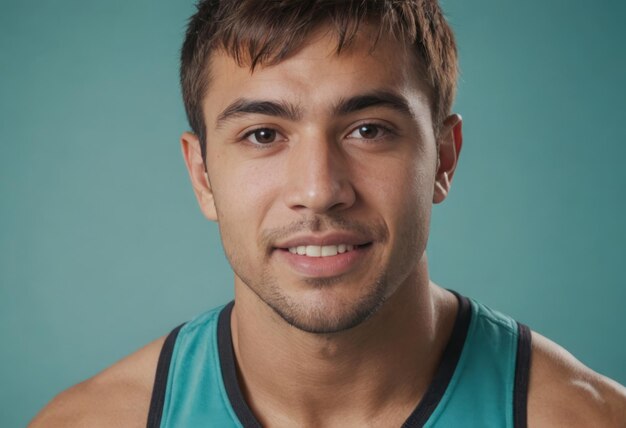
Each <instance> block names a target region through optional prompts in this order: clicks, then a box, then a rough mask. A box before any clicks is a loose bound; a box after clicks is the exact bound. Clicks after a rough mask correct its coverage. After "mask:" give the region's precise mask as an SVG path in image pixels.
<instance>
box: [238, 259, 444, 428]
mask: <svg viewBox="0 0 626 428" xmlns="http://www.w3.org/2000/svg"><path fill="white" fill-rule="evenodd" d="M237 282H238V284H237V285H236V298H235V302H236V304H235V307H234V309H233V315H232V319H231V329H232V336H233V347H234V351H235V356H236V359H237V363H238V367H239V375H240V385H241V387H242V390H243V392H244V395H245V396H246V399H247V401H248V404H249V405H250V407H251V409H252V411H253V412H254V413H255V414H256V415H257V418H258V419H259V420H260V422H261V423H262V424H263V426H269V425H285V426H293V425H298V426H332V425H333V423H332V421H341V424H343V426H345V425H346V424H348V425H351V424H356V423H359V424H362V423H363V422H364V421H367V424H375V425H379V426H380V425H381V424H380V423H379V424H376V423H375V422H376V421H377V420H378V421H382V422H383V423H382V425H385V426H387V425H389V424H390V422H394V424H396V425H401V424H402V422H403V421H404V420H405V419H406V418H407V417H408V415H409V414H410V413H411V412H412V410H413V409H414V408H415V406H416V405H417V403H418V402H419V400H420V399H421V397H422V396H423V394H424V392H425V391H426V389H427V388H428V385H429V383H430V381H431V379H432V377H433V375H434V372H435V370H436V368H437V365H438V362H439V360H440V356H441V353H442V352H443V348H444V347H445V345H446V343H447V340H448V337H449V335H450V332H451V329H452V325H453V323H454V315H455V314H456V310H455V306H456V301H455V298H454V297H453V296H450V295H449V293H447V292H445V291H443V290H441V289H440V288H438V287H436V286H435V285H434V284H431V283H430V282H429V279H428V272H427V267H426V261H425V257H424V260H423V261H422V262H420V266H419V268H418V269H417V270H416V272H414V274H412V275H410V276H409V278H408V279H407V280H406V281H405V282H404V283H402V284H401V285H400V286H399V288H398V289H397V290H396V292H395V293H394V294H393V295H392V296H391V297H390V298H389V299H388V300H387V301H386V302H385V304H383V305H382V306H381V308H380V309H379V310H378V311H377V312H376V313H375V314H374V315H372V317H370V318H369V319H368V320H366V321H365V322H363V323H361V324H360V325H358V326H357V327H354V328H352V329H349V330H346V331H343V332H340V333H334V334H326V335H319V334H312V333H307V332H303V331H301V330H298V329H296V328H294V327H292V326H290V325H288V324H287V323H286V322H285V321H284V320H282V318H280V317H279V316H278V315H276V314H275V313H274V311H273V310H272V309H271V308H269V307H268V306H267V305H266V304H265V303H263V302H262V301H261V300H260V299H259V298H258V297H257V296H256V294H254V293H253V292H252V291H250V289H249V288H248V287H247V286H246V285H245V284H243V283H241V282H240V281H237ZM390 418H392V419H391V420H390ZM395 418H397V419H399V420H398V421H397V422H396V421H395ZM347 421H352V422H353V423H348V422H347ZM270 422H271V423H270ZM276 422H277V423H276Z"/></svg>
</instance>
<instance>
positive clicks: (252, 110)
mask: <svg viewBox="0 0 626 428" xmlns="http://www.w3.org/2000/svg"><path fill="white" fill-rule="evenodd" d="M246 114H263V115H266V116H277V117H282V118H285V119H288V120H291V121H295V120H298V119H300V118H301V117H302V111H301V109H300V108H299V107H298V106H296V105H293V104H288V103H285V102H280V101H259V100H250V99H247V98H239V99H237V100H235V101H234V102H233V103H232V104H230V105H229V106H228V107H226V108H225V109H224V111H222V113H220V115H219V116H218V117H217V120H216V122H215V127H216V128H220V127H221V126H222V125H223V124H224V122H226V121H228V120H229V119H233V118H236V117H238V116H243V115H246Z"/></svg>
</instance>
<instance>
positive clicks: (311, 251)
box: [306, 245, 322, 257]
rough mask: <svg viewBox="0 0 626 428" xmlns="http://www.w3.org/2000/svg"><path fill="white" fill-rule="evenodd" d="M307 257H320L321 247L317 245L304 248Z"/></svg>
mask: <svg viewBox="0 0 626 428" xmlns="http://www.w3.org/2000/svg"><path fill="white" fill-rule="evenodd" d="M306 256H307V257H322V247H320V246H319V245H307V246H306Z"/></svg>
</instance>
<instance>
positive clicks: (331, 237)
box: [274, 232, 371, 248]
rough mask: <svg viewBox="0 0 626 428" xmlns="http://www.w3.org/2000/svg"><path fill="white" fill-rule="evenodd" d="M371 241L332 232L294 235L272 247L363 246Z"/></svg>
mask: <svg viewBox="0 0 626 428" xmlns="http://www.w3.org/2000/svg"><path fill="white" fill-rule="evenodd" d="M370 242H371V240H370V239H368V238H366V237H363V236H359V235H355V234H354V233H350V232H332V233H324V234H307V235H296V236H292V237H291V238H289V239H286V240H284V241H280V242H277V243H276V244H275V245H274V248H291V247H299V246H303V245H319V246H324V245H340V244H346V245H364V244H368V243H370Z"/></svg>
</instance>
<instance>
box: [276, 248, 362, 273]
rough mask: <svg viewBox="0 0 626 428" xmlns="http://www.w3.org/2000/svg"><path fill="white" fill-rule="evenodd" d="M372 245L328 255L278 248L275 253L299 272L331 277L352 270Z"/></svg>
mask: <svg viewBox="0 0 626 428" xmlns="http://www.w3.org/2000/svg"><path fill="white" fill-rule="evenodd" d="M370 247H371V245H364V246H359V247H356V248H354V249H353V250H351V251H346V252H345V253H341V254H339V253H338V254H337V255H334V256H327V257H307V256H302V255H299V254H292V253H290V252H289V251H287V250H283V249H277V250H275V251H274V253H275V255H276V256H277V257H279V258H280V259H281V260H283V261H285V262H286V263H287V264H288V265H289V266H290V267H291V268H292V269H293V270H295V271H296V272H297V273H298V274H300V275H304V276H306V277H310V278H330V277H333V276H338V275H343V274H345V273H348V272H349V271H350V270H352V269H353V268H354V267H355V266H356V265H357V264H358V263H359V262H360V261H361V260H362V259H363V258H364V256H365V254H366V253H367V252H368V251H369V249H370Z"/></svg>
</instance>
